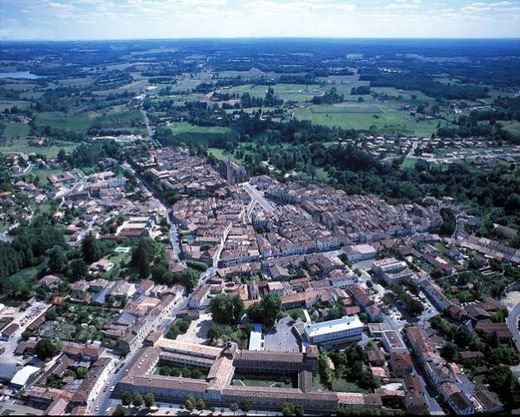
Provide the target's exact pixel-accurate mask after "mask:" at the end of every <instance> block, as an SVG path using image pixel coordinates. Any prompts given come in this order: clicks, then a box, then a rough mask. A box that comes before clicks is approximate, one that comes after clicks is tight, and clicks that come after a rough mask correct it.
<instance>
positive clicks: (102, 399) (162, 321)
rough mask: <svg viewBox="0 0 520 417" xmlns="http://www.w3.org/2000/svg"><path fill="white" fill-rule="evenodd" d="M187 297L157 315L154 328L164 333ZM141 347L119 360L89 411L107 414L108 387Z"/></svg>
mask: <svg viewBox="0 0 520 417" xmlns="http://www.w3.org/2000/svg"><path fill="white" fill-rule="evenodd" d="M199 285H200V284H199ZM189 298H190V297H189V296H185V297H182V298H181V299H180V300H179V301H178V302H177V305H176V306H175V307H174V309H173V310H172V312H171V314H167V315H165V316H163V317H157V318H156V320H157V321H158V323H156V324H155V326H154V328H155V329H156V330H160V331H161V332H163V333H165V332H166V331H167V330H168V329H169V328H170V326H171V324H172V322H173V320H175V316H176V315H177V313H178V312H179V311H180V310H182V309H183V308H185V307H186V305H187V304H188V300H189ZM142 349H143V348H142V347H140V348H139V349H136V350H134V351H133V352H130V353H129V354H128V355H126V357H125V359H124V360H123V361H122V362H120V363H118V364H117V365H116V366H117V367H120V368H117V367H116V369H119V370H118V371H117V372H116V373H114V374H111V375H110V377H109V378H108V380H107V381H106V383H105V385H106V388H107V389H106V391H104V392H101V393H100V394H99V396H98V397H97V399H96V400H95V401H94V402H93V403H92V404H90V406H89V407H88V408H89V411H90V413H92V414H97V415H105V414H107V412H106V410H107V408H109V407H110V405H111V399H110V395H111V394H112V393H111V392H110V388H111V387H113V386H116V385H117V383H118V382H119V380H120V379H121V378H123V376H125V375H126V373H127V370H128V369H129V368H130V366H131V365H132V362H133V360H134V359H135V357H136V355H137V354H138V353H139V352H140V351H141V350H142ZM121 363H123V365H122V366H121ZM96 407H98V411H94V410H95V409H96Z"/></svg>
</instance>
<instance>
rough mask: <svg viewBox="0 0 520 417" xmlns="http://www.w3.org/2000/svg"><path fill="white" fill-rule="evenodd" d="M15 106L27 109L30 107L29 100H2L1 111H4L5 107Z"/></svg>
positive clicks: (0, 101) (0, 102)
mask: <svg viewBox="0 0 520 417" xmlns="http://www.w3.org/2000/svg"><path fill="white" fill-rule="evenodd" d="M13 107H18V108H19V109H26V108H27V107H29V102H28V101H21V100H0V112H3V111H4V110H5V109H9V110H10V109H12V108H13Z"/></svg>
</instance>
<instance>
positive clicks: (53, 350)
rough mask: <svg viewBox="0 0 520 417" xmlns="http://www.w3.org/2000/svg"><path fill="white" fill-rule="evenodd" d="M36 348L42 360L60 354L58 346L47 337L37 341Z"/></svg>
mask: <svg viewBox="0 0 520 417" xmlns="http://www.w3.org/2000/svg"><path fill="white" fill-rule="evenodd" d="M35 350H36V355H38V359H40V360H42V361H46V360H47V359H50V358H53V357H54V356H56V355H57V354H58V348H57V347H56V346H55V345H54V344H53V343H52V342H51V341H50V340H49V339H47V338H43V339H40V340H39V341H38V343H36V347H35Z"/></svg>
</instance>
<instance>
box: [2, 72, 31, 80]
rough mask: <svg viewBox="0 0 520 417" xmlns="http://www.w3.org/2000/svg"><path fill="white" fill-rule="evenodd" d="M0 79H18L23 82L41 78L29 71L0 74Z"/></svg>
mask: <svg viewBox="0 0 520 417" xmlns="http://www.w3.org/2000/svg"><path fill="white" fill-rule="evenodd" d="M0 78H19V79H25V80H36V79H37V78H41V77H40V76H38V75H36V74H33V73H32V72H29V71H17V72H0Z"/></svg>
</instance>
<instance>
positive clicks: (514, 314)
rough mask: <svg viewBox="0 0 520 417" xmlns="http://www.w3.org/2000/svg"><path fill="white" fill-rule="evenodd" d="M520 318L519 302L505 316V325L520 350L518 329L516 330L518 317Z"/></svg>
mask: <svg viewBox="0 0 520 417" xmlns="http://www.w3.org/2000/svg"><path fill="white" fill-rule="evenodd" d="M519 318H520V304H517V305H515V306H514V307H513V308H512V309H511V311H510V312H509V315H508V316H507V326H508V327H509V331H510V332H511V335H512V336H513V340H514V341H515V343H516V347H517V348H518V350H520V331H519V330H518V319H519Z"/></svg>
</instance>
